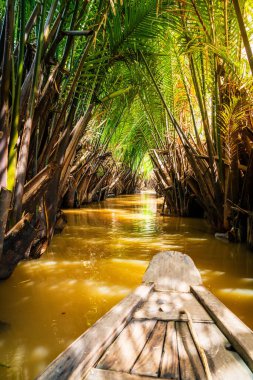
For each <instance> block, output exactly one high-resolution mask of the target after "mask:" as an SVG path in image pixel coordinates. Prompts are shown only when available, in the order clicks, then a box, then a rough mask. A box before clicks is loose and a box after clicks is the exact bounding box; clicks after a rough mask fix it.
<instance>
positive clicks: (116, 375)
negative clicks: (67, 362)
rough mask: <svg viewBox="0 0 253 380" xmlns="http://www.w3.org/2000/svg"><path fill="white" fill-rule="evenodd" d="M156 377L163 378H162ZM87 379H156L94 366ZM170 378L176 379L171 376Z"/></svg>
mask: <svg viewBox="0 0 253 380" xmlns="http://www.w3.org/2000/svg"><path fill="white" fill-rule="evenodd" d="M156 379H157V380H161V379H160V378H156ZM85 380H154V377H150V376H138V375H133V374H129V373H126V372H115V371H108V370H104V369H97V368H92V370H91V371H90V373H89V374H88V376H87V377H86V378H85ZM170 380H176V379H173V378H170Z"/></svg>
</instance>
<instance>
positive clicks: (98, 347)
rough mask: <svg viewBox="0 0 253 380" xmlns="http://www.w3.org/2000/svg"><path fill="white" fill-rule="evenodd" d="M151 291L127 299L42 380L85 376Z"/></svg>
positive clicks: (141, 290) (145, 288) (147, 288)
mask: <svg viewBox="0 0 253 380" xmlns="http://www.w3.org/2000/svg"><path fill="white" fill-rule="evenodd" d="M151 289H152V286H145V285H142V286H140V287H138V288H137V289H136V290H135V292H133V293H131V294H130V295H129V296H127V297H126V298H124V299H123V300H122V301H121V302H120V303H118V304H117V305H116V306H114V307H113V308H112V309H111V310H110V311H109V312H108V313H107V314H105V315H104V316H103V317H102V318H100V319H99V320H98V321H97V322H96V323H95V324H94V325H93V326H92V327H91V328H90V329H89V330H87V332H85V333H84V334H83V335H81V336H80V337H79V338H78V339H77V340H76V341H75V342H74V343H72V344H71V345H70V346H69V347H68V348H67V349H66V350H65V351H64V352H63V353H62V354H60V355H59V356H58V357H57V358H56V359H55V360H54V361H53V362H52V363H51V364H50V365H49V366H48V367H47V368H46V370H45V371H44V372H43V373H42V374H41V375H40V376H39V377H38V379H39V380H50V379H54V380H56V379H59V380H63V379H72V380H74V379H80V378H83V377H85V375H86V374H87V373H88V371H89V370H90V369H91V368H92V367H93V366H94V364H95V363H96V361H97V360H98V359H99V357H100V356H101V355H102V354H103V352H104V351H105V350H106V348H107V347H108V346H109V345H110V344H111V343H112V342H113V340H114V339H115V337H116V336H117V335H118V334H119V333H120V332H121V331H122V330H123V328H124V327H125V325H126V324H127V323H128V322H129V320H130V319H131V316H132V314H133V312H134V310H135V308H136V307H137V306H138V305H139V304H140V303H142V302H143V300H145V299H146V298H147V296H148V294H149V292H150V291H151Z"/></svg>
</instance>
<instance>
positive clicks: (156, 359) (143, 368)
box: [131, 322, 166, 377]
mask: <svg viewBox="0 0 253 380" xmlns="http://www.w3.org/2000/svg"><path fill="white" fill-rule="evenodd" d="M165 332H166V323H165V322H157V323H156V325H155V328H154V330H153V332H152V335H151V336H150V338H149V339H148V341H147V344H146V345H145V347H144V348H143V351H142V353H141V354H140V356H139V357H138V359H137V361H136V362H135V364H134V366H133V368H132V370H131V373H135V374H138V375H142V376H154V377H157V376H158V374H159V367H160V361H161V357H162V352H163V344H164V338H165Z"/></svg>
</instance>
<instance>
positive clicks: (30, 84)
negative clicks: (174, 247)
mask: <svg viewBox="0 0 253 380" xmlns="http://www.w3.org/2000/svg"><path fill="white" fill-rule="evenodd" d="M252 17H253V7H252V4H251V2H250V1H249V0H242V1H240V2H239V1H238V0H233V1H232V0H222V1H221V0H209V1H206V0H143V1H139V0H138V1H137V0H110V1H108V0H90V1H88V0H82V1H81V0H71V1H67V0H52V1H51V0H41V1H38V2H35V1H34V0H29V1H25V0H7V1H6V2H3V0H1V2H0V31H1V35H0V67H1V71H0V75H1V84H0V85H1V99H0V187H1V196H0V203H1V212H0V222H1V226H0V267H1V268H2V269H1V270H0V277H7V276H8V275H9V274H10V273H11V271H12V270H13V268H14V266H15V265H16V264H17V262H18V261H19V260H20V259H22V258H24V257H28V256H29V257H37V256H38V255H40V254H41V253H43V251H44V250H45V249H46V247H47V245H48V243H49V242H50V239H51V237H52V235H53V232H54V229H55V226H56V222H57V220H58V217H59V215H60V214H59V209H60V207H61V205H62V202H64V204H65V205H67V206H69V207H73V206H75V205H80V204H82V203H84V202H89V201H92V200H94V199H103V198H104V197H105V196H106V195H107V194H108V193H111V192H114V193H115V194H118V193H123V192H132V191H134V189H135V188H136V185H137V183H138V181H139V179H140V174H141V175H142V176H143V175H145V176H147V174H148V172H149V171H151V169H152V168H153V169H154V175H155V178H156V186H157V190H158V191H159V192H160V193H162V194H163V195H164V196H165V201H166V206H167V210H168V212H169V213H174V214H177V215H192V214H194V210H195V211H196V207H197V206H196V205H197V204H198V208H199V209H201V210H202V211H203V212H204V214H205V216H206V217H207V219H208V220H209V222H210V223H211V224H212V225H213V226H215V228H216V229H217V230H230V231H231V236H233V238H234V239H239V240H243V239H245V238H246V236H245V234H246V227H247V226H248V241H249V243H251V240H252V212H253V202H252V199H253V197H252V189H253V153H252V142H253V125H252V120H253V119H252V116H253V115H252V103H253V99H252V75H253V58H252V50H251V44H250V43H251V40H252V33H253V29H252V27H251V24H252ZM7 189H8V190H7ZM6 231H7V235H5V233H6ZM24 236H25V237H26V238H24ZM17 244H19V246H20V249H19V252H18V253H17V252H16V251H15V247H16V246H17Z"/></svg>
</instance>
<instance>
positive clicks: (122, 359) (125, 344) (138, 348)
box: [97, 321, 156, 372]
mask: <svg viewBox="0 0 253 380" xmlns="http://www.w3.org/2000/svg"><path fill="white" fill-rule="evenodd" d="M155 324H156V322H155V321H144V322H140V321H131V322H130V323H129V324H128V325H127V326H126V327H125V328H124V330H123V331H122V332H121V334H120V335H119V336H118V337H117V339H116V340H115V341H114V342H113V344H112V345H111V346H110V347H109V348H108V350H107V351H106V353H105V354H104V356H103V357H102V358H101V359H100V360H99V363H98V364H97V368H101V369H110V370H114V371H122V372H130V370H131V368H132V367H133V365H134V363H135V361H136V360H137V358H138V356H139V355H140V353H141V352H142V350H143V348H144V346H145V344H146V342H147V341H148V339H149V337H150V335H151V333H152V331H153V329H154V327H155Z"/></svg>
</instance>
